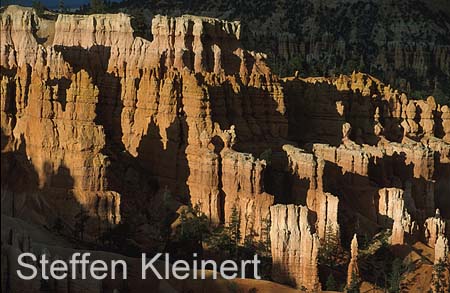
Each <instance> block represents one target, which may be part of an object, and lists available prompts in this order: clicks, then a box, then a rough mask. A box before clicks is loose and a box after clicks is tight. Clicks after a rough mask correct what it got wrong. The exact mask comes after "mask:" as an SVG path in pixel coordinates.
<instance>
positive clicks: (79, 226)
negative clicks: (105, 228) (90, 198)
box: [74, 207, 89, 240]
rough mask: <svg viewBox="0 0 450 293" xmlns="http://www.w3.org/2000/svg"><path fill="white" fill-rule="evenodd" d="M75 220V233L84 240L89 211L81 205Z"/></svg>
mask: <svg viewBox="0 0 450 293" xmlns="http://www.w3.org/2000/svg"><path fill="white" fill-rule="evenodd" d="M75 220H76V221H75V227H74V228H75V235H76V236H78V237H80V239H81V240H83V238H84V230H85V228H86V223H87V221H88V220H89V215H88V212H87V211H86V210H85V209H84V208H83V207H80V211H79V212H78V214H76V215H75Z"/></svg>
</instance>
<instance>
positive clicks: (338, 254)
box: [318, 225, 348, 269]
mask: <svg viewBox="0 0 450 293" xmlns="http://www.w3.org/2000/svg"><path fill="white" fill-rule="evenodd" d="M347 258H348V255H346V252H345V251H344V250H343V249H342V247H341V244H340V240H339V237H338V235H337V233H336V231H335V230H334V228H333V226H332V225H328V226H327V229H326V232H325V237H324V239H323V240H321V244H320V248H319V259H318V262H319V265H324V266H327V267H329V268H332V269H335V268H337V267H338V266H340V265H342V264H343V263H346V261H347Z"/></svg>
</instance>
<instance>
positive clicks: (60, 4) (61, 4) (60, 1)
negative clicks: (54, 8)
mask: <svg viewBox="0 0 450 293" xmlns="http://www.w3.org/2000/svg"><path fill="white" fill-rule="evenodd" d="M58 8H59V12H64V11H65V10H66V8H65V6H64V0H58Z"/></svg>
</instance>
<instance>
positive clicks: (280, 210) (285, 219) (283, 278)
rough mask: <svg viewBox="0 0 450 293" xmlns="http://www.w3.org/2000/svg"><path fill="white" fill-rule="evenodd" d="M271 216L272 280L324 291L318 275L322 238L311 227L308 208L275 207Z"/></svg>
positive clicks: (271, 208) (271, 210) (292, 206)
mask: <svg viewBox="0 0 450 293" xmlns="http://www.w3.org/2000/svg"><path fill="white" fill-rule="evenodd" d="M270 214H271V221H272V223H271V227H270V239H271V251H272V259H273V266H272V278H273V279H274V280H276V281H278V282H282V283H290V284H292V285H294V286H296V287H297V288H301V287H305V288H307V289H308V290H312V291H318V290H320V282H319V277H318V271H317V253H318V249H319V238H318V237H317V235H316V234H315V233H314V234H313V232H312V229H311V227H310V225H309V223H308V208H307V207H304V206H296V205H287V206H286V205H274V206H272V207H270Z"/></svg>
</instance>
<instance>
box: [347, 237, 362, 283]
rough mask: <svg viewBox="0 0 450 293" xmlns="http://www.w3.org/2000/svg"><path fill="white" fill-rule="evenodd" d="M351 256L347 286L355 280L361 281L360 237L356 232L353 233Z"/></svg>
mask: <svg viewBox="0 0 450 293" xmlns="http://www.w3.org/2000/svg"><path fill="white" fill-rule="evenodd" d="M350 251H351V258H350V263H349V264H348V270H347V286H349V285H350V284H352V283H354V282H359V281H358V279H359V267H358V239H357V238H356V234H354V235H353V239H352V242H351V245H350Z"/></svg>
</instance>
